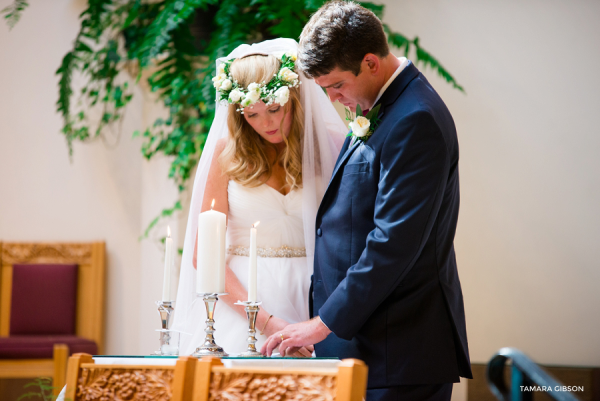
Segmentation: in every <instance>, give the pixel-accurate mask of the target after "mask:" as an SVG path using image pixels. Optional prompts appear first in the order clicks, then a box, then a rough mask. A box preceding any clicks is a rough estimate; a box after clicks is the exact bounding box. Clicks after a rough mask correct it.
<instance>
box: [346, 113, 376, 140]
mask: <svg viewBox="0 0 600 401" xmlns="http://www.w3.org/2000/svg"><path fill="white" fill-rule="evenodd" d="M349 125H350V129H351V130H352V134H354V136H357V137H359V138H361V137H363V136H365V135H367V133H368V132H369V128H370V127H371V122H370V121H369V119H368V118H366V117H363V116H358V117H356V119H355V120H354V121H352V122H351V123H350V124H349Z"/></svg>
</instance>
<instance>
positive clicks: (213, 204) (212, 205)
mask: <svg viewBox="0 0 600 401" xmlns="http://www.w3.org/2000/svg"><path fill="white" fill-rule="evenodd" d="M213 207H215V200H214V199H213V201H212V203H211V204H210V209H211V210H212V208H213Z"/></svg>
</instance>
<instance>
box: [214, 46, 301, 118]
mask: <svg viewBox="0 0 600 401" xmlns="http://www.w3.org/2000/svg"><path fill="white" fill-rule="evenodd" d="M234 61H235V59H234V58H232V59H230V60H227V61H224V62H223V63H221V64H219V66H218V67H217V76H216V77H214V78H213V84H214V86H215V89H216V90H217V103H221V104H240V105H241V106H242V107H241V108H240V109H238V111H242V110H243V108H244V107H248V106H251V105H253V104H254V103H256V102H258V101H259V100H262V101H264V102H265V103H266V104H267V106H268V105H271V104H273V103H279V104H280V105H282V106H283V105H284V104H286V103H287V102H288V100H289V98H290V89H289V88H296V87H297V86H298V85H299V84H301V82H300V80H299V79H298V74H296V73H295V72H294V69H295V68H296V65H295V61H296V55H295V54H291V53H285V54H284V55H283V56H281V66H280V67H279V71H278V72H277V73H276V74H275V75H274V76H273V78H272V79H271V80H270V81H269V82H268V83H265V82H264V81H263V82H262V83H260V84H259V83H256V82H252V83H251V84H250V85H248V88H247V89H244V88H242V87H241V86H240V85H239V84H238V82H237V81H236V80H235V79H233V77H232V76H231V72H230V68H231V63H233V62H234ZM242 113H243V111H242Z"/></svg>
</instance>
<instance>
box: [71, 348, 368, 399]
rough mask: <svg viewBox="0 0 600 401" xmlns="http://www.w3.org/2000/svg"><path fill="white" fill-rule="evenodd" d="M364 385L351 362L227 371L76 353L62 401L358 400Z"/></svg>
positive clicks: (211, 364)
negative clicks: (103, 360)
mask: <svg viewBox="0 0 600 401" xmlns="http://www.w3.org/2000/svg"><path fill="white" fill-rule="evenodd" d="M292 363H293V362H292ZM366 387H367V366H366V365H365V364H364V363H363V362H362V361H359V360H356V359H346V360H343V361H341V362H340V364H339V365H338V366H336V367H328V368H297V369H290V368H259V367H256V366H246V367H233V368H226V367H224V366H223V363H222V362H221V360H220V359H218V358H203V359H201V360H197V359H196V358H195V357H189V356H184V357H180V358H179V359H178V360H177V362H176V364H175V366H173V365H171V366H168V365H167V366H165V365H159V364H157V365H118V364H105V365H103V364H97V363H94V360H93V359H92V357H91V355H87V354H75V355H73V356H72V357H71V358H69V368H68V373H67V390H66V395H65V399H67V400H73V401H77V400H86V401H95V400H100V399H101V398H105V399H127V400H131V401H135V400H140V399H144V400H146V399H153V400H165V401H166V400H173V401H208V400H216V399H219V400H240V401H241V400H246V399H252V400H254V399H263V398H265V396H266V395H279V396H280V398H279V399H281V400H292V399H294V400H295V399H306V400H322V401H362V400H363V398H364V396H365V394H366ZM257 397H258V398H257Z"/></svg>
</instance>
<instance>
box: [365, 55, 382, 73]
mask: <svg viewBox="0 0 600 401" xmlns="http://www.w3.org/2000/svg"><path fill="white" fill-rule="evenodd" d="M380 67H381V60H380V59H379V57H377V56H376V55H375V54H373V53H367V54H365V57H363V61H362V70H364V71H367V72H368V73H370V74H371V75H377V73H379V70H380Z"/></svg>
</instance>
